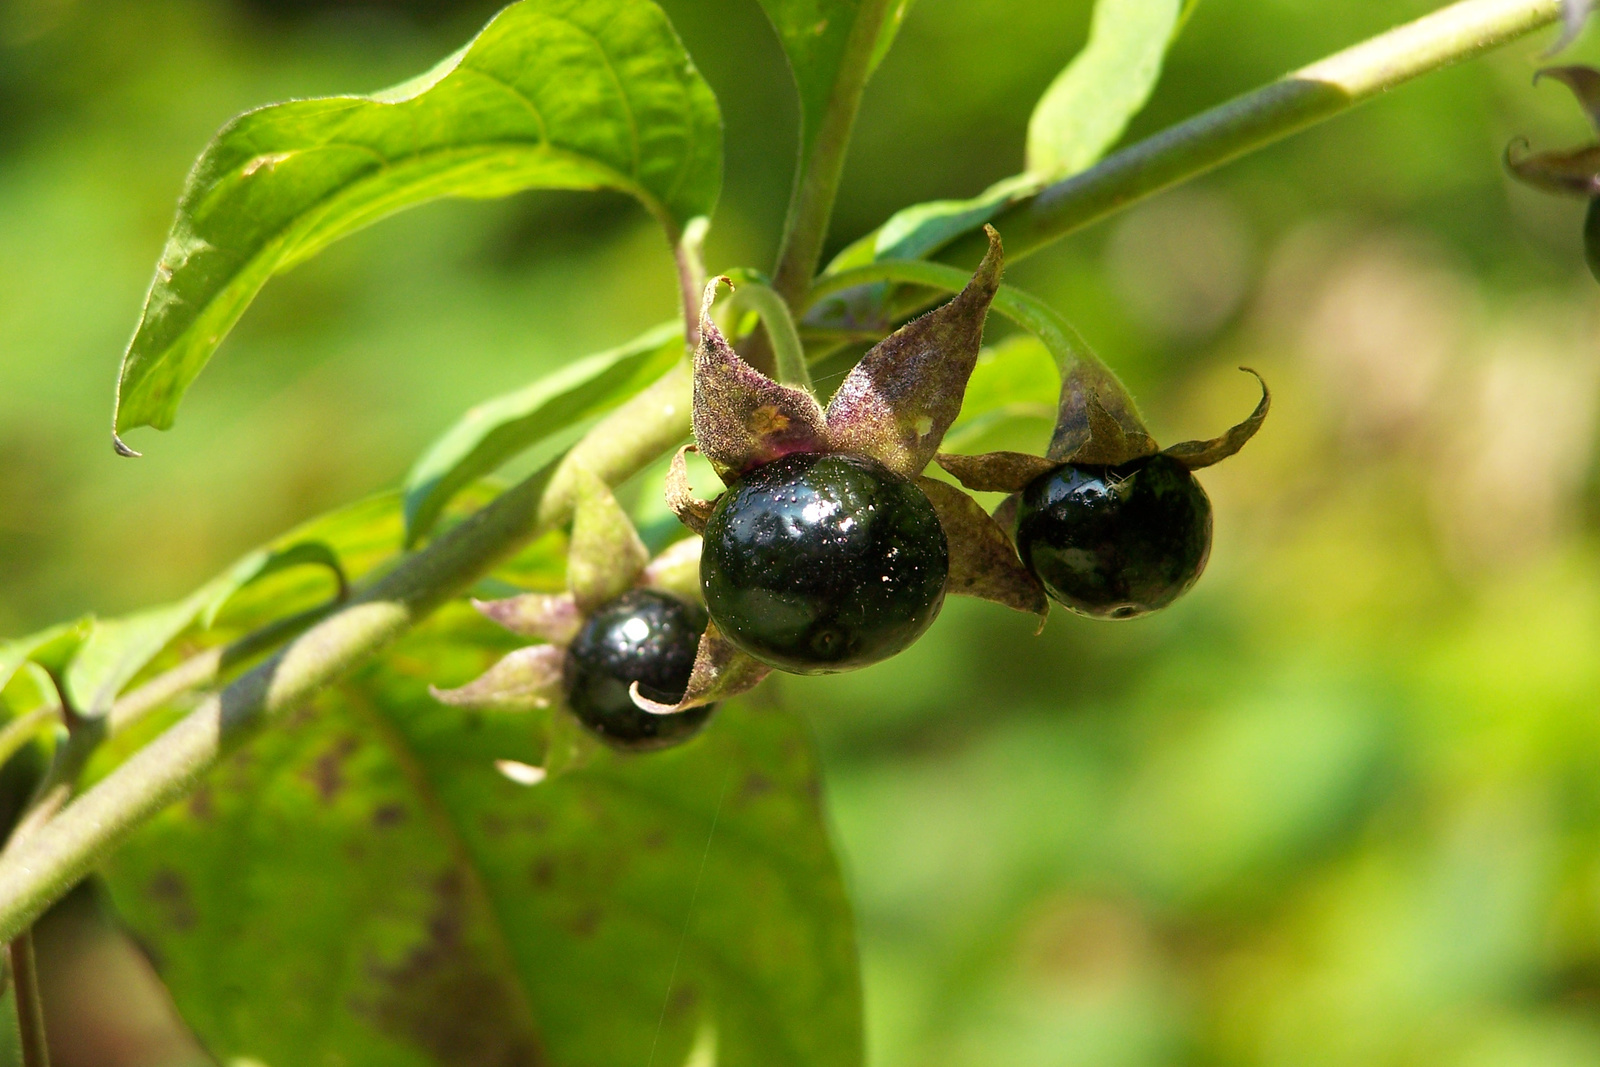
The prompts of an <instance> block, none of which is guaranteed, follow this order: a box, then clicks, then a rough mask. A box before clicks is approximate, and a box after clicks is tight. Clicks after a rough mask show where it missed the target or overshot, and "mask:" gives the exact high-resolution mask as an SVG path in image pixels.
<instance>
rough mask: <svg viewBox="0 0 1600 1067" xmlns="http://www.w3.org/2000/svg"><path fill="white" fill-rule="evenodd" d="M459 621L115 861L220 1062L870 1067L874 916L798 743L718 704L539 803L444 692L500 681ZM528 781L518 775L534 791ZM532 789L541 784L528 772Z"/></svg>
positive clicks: (520, 722) (493, 730) (438, 627)
mask: <svg viewBox="0 0 1600 1067" xmlns="http://www.w3.org/2000/svg"><path fill="white" fill-rule="evenodd" d="M491 629H493V628H492V627H490V626H489V624H488V623H486V622H484V621H483V620H481V619H478V618H477V617H476V616H474V615H472V613H471V612H470V611H468V610H466V609H465V608H464V607H456V608H452V609H449V610H447V611H446V612H445V613H444V614H442V615H441V616H440V617H438V618H437V619H436V620H435V621H434V622H432V623H430V624H428V626H427V627H425V628H424V629H422V630H420V631H417V632H415V633H413V635H412V636H411V637H410V638H408V639H407V640H406V641H405V642H404V643H403V644H402V645H401V646H400V647H398V648H397V649H396V650H395V652H394V653H393V654H391V655H390V656H389V657H387V659H386V660H385V661H382V662H380V663H378V664H374V665H373V666H371V667H369V668H367V669H366V670H365V671H363V672H362V674H361V675H359V676H358V677H357V678H356V679H355V680H354V681H352V682H350V683H347V684H345V685H344V686H342V687H340V688H339V689H336V690H332V691H329V692H327V693H325V694H324V695H323V696H322V697H321V698H319V700H318V701H317V704H316V706H315V707H314V709H312V713H311V714H308V715H306V716H305V717H303V718H302V719H301V721H299V722H298V723H297V724H296V725H295V728H294V729H292V730H279V731H273V732H271V733H268V734H266V735H263V736H261V737H260V738H258V739H257V740H255V741H254V742H252V744H251V745H250V746H249V747H248V748H247V749H245V750H244V751H242V752H240V753H239V754H238V755H237V756H235V757H234V758H232V759H231V760H229V761H228V762H226V763H225V764H224V765H222V766H221V767H219V768H218V769H217V770H216V771H215V772H214V773H213V774H212V775H211V776H210V777H209V778H208V779H207V780H206V781H205V782H204V783H203V784H202V786H201V787H200V789H199V790H198V791H197V792H196V793H195V794H194V796H193V797H192V798H191V799H190V800H189V802H187V803H186V804H184V805H181V806H177V807H174V808H172V809H169V810H168V811H167V812H165V813H164V814H163V815H161V816H160V817H159V818H157V819H156V820H154V821H153V822H152V823H151V824H150V825H149V826H148V827H146V828H145V829H144V830H143V831H141V832H140V833H139V835H138V836H136V837H135V838H134V839H133V840H132V841H131V842H130V843H129V844H128V845H127V846H126V847H125V848H123V849H122V850H121V851H120V852H118V853H117V854H116V855H115V856H114V857H113V858H112V859H111V860H110V862H109V864H108V865H107V867H106V877H107V880H108V884H109V886H110V889H111V893H112V896H113V898H114V901H115V903H116V905H117V906H118V908H119V909H120V910H121V912H122V915H123V917H124V918H125V919H126V920H127V921H128V922H129V923H130V924H131V926H132V928H133V930H134V931H135V932H136V933H137V934H138V936H139V937H140V939H141V941H142V943H144V944H146V945H149V946H150V947H151V948H152V950H153V957H154V958H155V959H156V960H157V962H158V966H159V968H160V971H161V974H162V977H163V978H164V979H165V980H166V982H167V984H168V986H169V988H170V989H171V990H172V993H173V996H174V997H175V999H176V1001H177V1005H178V1007H179V1009H180V1011H181V1012H182V1014H183V1017H184V1018H185V1020H186V1021H188V1022H189V1023H190V1024H191V1025H192V1026H193V1027H194V1028H195V1030H196V1031H197V1032H198V1034H199V1035H200V1037H201V1038H202V1040H203V1041H204V1042H205V1043H206V1045H207V1047H208V1048H209V1049H211V1051H212V1052H213V1053H215V1054H216V1055H217V1056H218V1058H219V1059H221V1060H222V1061H223V1062H228V1061H230V1060H232V1059H233V1058H234V1057H241V1058H248V1059H251V1060H256V1061H260V1062H262V1063H271V1064H294V1063H308V1062H323V1061H328V1062H332V1061H335V1060H337V1061H338V1062H340V1063H343V1064H347V1065H349V1067H366V1065H374V1067H376V1065H383V1067H412V1065H418V1067H420V1065H463V1067H465V1065H473V1067H480V1065H505V1067H513V1065H531V1064H542V1065H549V1067H569V1065H570V1067H579V1065H582V1067H588V1065H602V1064H606V1065H609V1064H640V1065H644V1064H648V1063H651V1062H654V1063H656V1064H658V1065H673V1067H676V1065H679V1064H683V1063H684V1062H685V1060H686V1058H687V1056H688V1055H689V1052H690V1050H691V1048H692V1047H693V1046H695V1045H696V1044H698V1045H699V1047H700V1050H701V1053H702V1054H704V1052H705V1050H706V1047H707V1046H708V1045H709V1044H711V1043H713V1042H714V1044H715V1047H716V1059H715V1062H716V1063H718V1064H721V1065H723V1067H738V1065H747V1064H748V1065H757V1064H759V1065H761V1067H789V1065H793V1067H800V1065H805V1067H855V1065H858V1064H860V1063H861V1058H862V1049H861V1019H860V984H859V977H858V974H857V966H856V957H855V946H854V941H853V932H852V923H851V918H850V914H849V910H848V905H847V903H846V900H845V896H844V891H843V887H842V883H841V880H840V876H839V871H838V869H837V866H836V864H835V861H834V859H833V856H832V854H831V851H830V849H829V844H828V840H827V833H826V829H825V824H824V820H823V816H822V812H821V809H820V806H819V801H818V798H817V786H818V783H817V777H816V776H817V771H818V769H817V766H816V763H815V758H814V756H813V755H812V753H811V749H810V746H809V742H808V740H807V735H806V732H805V729H804V727H803V725H802V724H801V723H800V722H798V721H797V720H796V719H795V718H794V717H792V716H790V715H788V714H785V713H782V712H779V711H777V710H775V709H770V708H764V709H761V710H755V709H751V708H749V707H747V706H744V705H741V704H738V703H734V704H729V705H726V706H724V707H723V708H722V709H721V710H720V712H719V713H718V718H717V719H716V720H715V721H713V722H712V724H711V725H710V726H709V727H708V729H707V730H706V732H705V734H703V735H702V736H701V737H700V738H698V739H697V740H696V741H694V742H692V743H691V744H688V745H686V746H684V747H682V748H679V749H674V750H672V751H669V752H662V753H656V754H651V755H647V756H629V755H626V754H615V753H609V752H604V753H598V754H597V755H596V756H595V758H594V760H593V761H592V762H591V763H590V764H589V765H588V766H587V767H585V768H583V769H580V770H574V771H571V772H569V773H567V774H565V775H563V776H562V777H561V778H559V779H555V780H548V781H545V782H543V783H542V784H538V785H533V786H526V785H520V784H517V783H516V782H515V781H513V780H511V779H510V778H508V777H507V776H505V775H502V774H501V773H498V772H497V770H496V768H495V765H494V761H496V760H513V761H517V762H519V763H521V764H526V765H537V764H538V763H539V760H540V756H541V753H540V752H539V751H537V742H536V739H535V737H534V735H533V732H532V731H530V730H529V729H528V728H527V723H528V721H529V720H528V719H527V717H526V716H525V715H524V714H521V713H493V712H489V713H485V712H469V711H464V710H462V709H457V708H452V707H448V706H446V705H443V704H440V703H438V702H437V701H434V700H432V699H430V698H429V697H428V696H427V694H426V691H425V686H426V684H427V683H428V682H437V683H440V684H454V683H458V682H461V681H465V680H467V679H469V678H471V677H474V676H475V675H476V673H478V672H479V671H481V670H482V669H484V668H485V667H487V665H488V664H489V663H490V662H491V661H492V659H493V656H494V654H495V652H494V651H492V650H489V649H487V648H485V647H484V645H483V640H482V635H483V634H484V633H487V632H488V631H489V630H491ZM522 769H523V768H518V767H515V766H512V767H511V770H522ZM523 780H524V781H526V780H528V778H527V776H526V775H524V776H523Z"/></svg>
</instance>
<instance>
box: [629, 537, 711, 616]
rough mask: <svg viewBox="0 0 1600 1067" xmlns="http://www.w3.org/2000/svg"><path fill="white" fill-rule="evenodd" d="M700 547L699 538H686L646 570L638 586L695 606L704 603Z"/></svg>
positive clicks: (663, 553)
mask: <svg viewBox="0 0 1600 1067" xmlns="http://www.w3.org/2000/svg"><path fill="white" fill-rule="evenodd" d="M700 546H701V541H700V538H698V537H685V538H684V539H683V540H682V541H676V542H674V543H672V544H671V545H668V546H667V548H666V550H665V551H663V552H662V553H661V555H659V556H657V557H656V558H655V559H653V560H651V561H650V566H648V567H646V568H645V569H644V575H643V576H642V577H641V578H640V579H639V584H640V585H647V586H649V587H650V588H652V589H660V590H662V591H663V592H667V593H672V594H673V595H675V596H679V597H682V598H683V599H685V600H689V601H693V602H695V603H699V602H701V601H702V600H703V599H704V594H703V593H702V592H701V591H700Z"/></svg>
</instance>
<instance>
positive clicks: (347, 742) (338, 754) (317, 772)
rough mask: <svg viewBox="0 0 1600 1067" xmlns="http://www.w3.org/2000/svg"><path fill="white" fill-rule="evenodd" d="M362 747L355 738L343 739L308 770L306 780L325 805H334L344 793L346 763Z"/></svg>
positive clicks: (318, 758) (319, 757)
mask: <svg viewBox="0 0 1600 1067" xmlns="http://www.w3.org/2000/svg"><path fill="white" fill-rule="evenodd" d="M360 747H361V742H359V741H357V740H356V739H355V738H353V737H346V738H343V739H342V740H340V741H339V742H338V744H336V745H334V746H333V747H332V748H330V749H329V750H328V751H326V752H324V753H323V754H322V755H320V756H318V757H317V762H315V763H313V764H312V765H311V766H310V767H307V768H306V770H305V778H306V780H307V781H309V782H310V783H311V785H312V787H313V788H315V789H316V791H317V797H318V798H319V799H320V800H321V801H322V802H323V803H324V804H332V803H333V802H334V801H335V800H336V799H338V796H339V794H340V793H342V792H344V787H345V779H344V761H345V760H347V759H349V758H350V756H351V754H352V753H354V752H355V750H356V749H358V748H360Z"/></svg>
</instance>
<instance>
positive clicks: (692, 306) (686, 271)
mask: <svg viewBox="0 0 1600 1067" xmlns="http://www.w3.org/2000/svg"><path fill="white" fill-rule="evenodd" d="M710 228H711V220H710V219H708V218H706V217H705V216H704V215H696V216H695V217H694V218H692V219H690V220H689V225H687V226H685V227H684V228H683V236H682V237H680V238H678V241H677V243H676V244H674V245H673V246H672V260H673V264H674V265H675V266H676V267H677V270H678V297H679V299H680V300H681V301H682V302H683V340H684V344H686V345H687V346H688V347H689V349H690V351H693V350H694V349H696V348H698V347H700V294H701V293H702V292H703V291H704V290H705V287H706V265H705V258H704V255H703V251H704V248H705V242H706V231H707V230H709V229H710Z"/></svg>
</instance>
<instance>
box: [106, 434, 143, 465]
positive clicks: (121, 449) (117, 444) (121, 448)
mask: <svg viewBox="0 0 1600 1067" xmlns="http://www.w3.org/2000/svg"><path fill="white" fill-rule="evenodd" d="M111 448H112V451H114V452H116V454H117V455H119V456H124V457H126V458H128V459H138V458H139V457H141V456H143V455H144V453H143V452H137V451H135V450H134V449H132V448H129V447H128V442H126V441H124V440H123V439H122V435H121V434H119V433H117V431H115V430H112V431H111Z"/></svg>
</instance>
